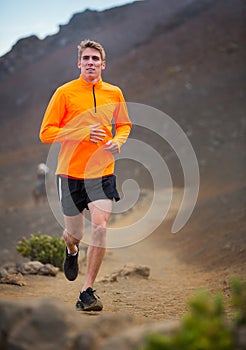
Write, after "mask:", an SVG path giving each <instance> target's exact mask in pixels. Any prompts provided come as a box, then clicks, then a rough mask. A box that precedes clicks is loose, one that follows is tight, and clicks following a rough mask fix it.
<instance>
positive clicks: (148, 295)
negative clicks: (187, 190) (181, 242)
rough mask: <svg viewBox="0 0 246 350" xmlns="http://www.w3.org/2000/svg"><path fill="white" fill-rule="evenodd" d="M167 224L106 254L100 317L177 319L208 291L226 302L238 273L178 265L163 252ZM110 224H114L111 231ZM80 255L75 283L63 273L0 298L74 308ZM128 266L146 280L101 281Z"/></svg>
mask: <svg viewBox="0 0 246 350" xmlns="http://www.w3.org/2000/svg"><path fill="white" fill-rule="evenodd" d="M180 195H181V193H180V192H176V196H175V197H174V201H173V203H172V207H171V210H170V212H169V217H168V220H170V219H173V216H174V215H175V214H176V209H177V206H178V204H179V201H180ZM146 203H148V200H144V201H142V202H140V203H139V204H138V206H136V210H133V211H131V213H130V214H129V215H128V216H125V217H123V218H121V225H127V224H128V223H129V222H132V220H133V218H134V217H136V216H138V215H139V210H141V211H142V210H143V211H144V210H145V209H146V208H145V206H146ZM168 220H167V221H166V223H164V224H162V225H161V226H160V227H159V228H158V229H157V230H156V231H155V232H154V233H152V234H151V235H150V236H149V237H147V238H145V239H144V240H142V241H141V242H139V243H137V244H134V245H132V246H129V247H125V248H118V249H108V250H107V253H106V256H105V259H104V262H103V265H102V267H101V270H100V273H99V275H98V279H97V281H96V283H95V286H94V287H95V289H96V290H97V293H98V295H99V296H100V297H101V299H102V301H103V304H104V310H103V312H105V313H112V312H127V313H129V314H131V315H132V316H133V319H134V321H135V322H136V323H137V324H139V323H143V322H145V321H148V320H149V321H152V320H160V319H162V320H163V319H179V318H180V316H182V315H183V314H184V312H185V311H186V308H187V306H186V301H187V298H189V297H190V296H191V295H193V294H194V293H195V291H196V290H197V289H198V288H206V289H207V290H209V291H211V292H213V293H214V292H218V291H220V292H223V293H224V295H225V296H226V297H227V296H228V289H227V288H225V281H228V278H229V277H230V276H231V274H232V273H234V272H236V271H234V270H233V267H230V268H224V269H223V270H222V269H220V270H218V269H217V270H216V269H214V270H212V271H211V270H210V271H207V270H205V269H204V268H202V267H201V266H194V265H188V264H185V263H183V262H181V260H179V259H178V256H176V255H175V251H172V250H170V249H168V248H167V247H166V246H165V240H167V239H168V238H170V235H171V234H170V233H169V228H168V227H169V226H170V225H169V224H170V222H169V221H168ZM114 224H115V223H114V222H113V223H112V225H114ZM117 225H119V220H118V221H117ZM80 255H81V256H80V274H79V277H78V278H77V280H76V281H74V282H69V281H67V280H66V279H65V277H64V275H63V273H61V272H60V273H58V275H57V276H56V277H44V276H30V275H29V276H26V277H25V279H26V281H27V285H26V286H24V287H18V286H13V285H4V284H2V285H0V296H8V297H13V298H15V299H23V298H34V297H43V296H45V297H46V296H48V297H54V298H58V299H59V300H61V301H63V302H65V303H69V304H71V305H74V304H75V301H76V298H77V296H78V294H79V291H80V288H81V285H82V280H83V275H84V271H85V260H83V254H82V251H81V254H80ZM127 263H134V264H142V265H147V266H148V267H149V268H150V276H149V278H148V279H146V278H143V277H140V276H139V277H138V276H137V277H128V278H119V279H118V281H117V282H107V283H105V282H101V281H100V279H101V278H102V277H104V276H105V275H108V274H111V273H112V272H114V271H117V270H119V269H121V268H122V267H123V266H124V265H125V264H127ZM227 311H228V312H229V310H227Z"/></svg>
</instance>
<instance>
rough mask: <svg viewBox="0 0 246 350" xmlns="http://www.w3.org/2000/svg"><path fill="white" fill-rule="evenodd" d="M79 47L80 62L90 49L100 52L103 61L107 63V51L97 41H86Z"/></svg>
mask: <svg viewBox="0 0 246 350" xmlns="http://www.w3.org/2000/svg"><path fill="white" fill-rule="evenodd" d="M77 47H78V60H79V61H80V60H81V56H82V53H83V51H84V50H85V49H86V48H87V47H90V48H92V49H96V50H98V51H99V52H100V56H101V59H102V61H105V59H106V54H105V50H104V48H103V47H102V45H101V44H99V43H97V42H96V41H93V40H90V39H86V40H83V41H81V43H80V44H79V45H78V46H77Z"/></svg>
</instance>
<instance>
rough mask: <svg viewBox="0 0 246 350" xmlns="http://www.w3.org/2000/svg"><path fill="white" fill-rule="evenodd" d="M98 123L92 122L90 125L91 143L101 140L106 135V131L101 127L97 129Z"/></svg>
mask: <svg viewBox="0 0 246 350" xmlns="http://www.w3.org/2000/svg"><path fill="white" fill-rule="evenodd" d="M99 126H100V124H99V123H98V124H94V125H90V128H91V132H90V141H91V142H93V143H96V144H97V143H98V142H99V141H103V140H104V137H105V136H106V131H105V130H103V129H98V127H99Z"/></svg>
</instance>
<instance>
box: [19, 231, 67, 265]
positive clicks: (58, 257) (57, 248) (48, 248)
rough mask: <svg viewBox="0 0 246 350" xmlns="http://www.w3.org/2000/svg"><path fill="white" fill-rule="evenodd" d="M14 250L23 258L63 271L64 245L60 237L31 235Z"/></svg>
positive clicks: (23, 239) (24, 238)
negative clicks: (50, 265)
mask: <svg viewBox="0 0 246 350" xmlns="http://www.w3.org/2000/svg"><path fill="white" fill-rule="evenodd" d="M16 249H17V251H18V252H19V253H20V254H21V255H22V256H23V257H26V258H30V259H31V260H32V261H34V260H38V261H40V262H41V263H43V264H52V265H54V266H56V267H59V268H60V269H63V260H64V251H65V243H64V240H63V239H62V238H60V237H51V236H49V235H41V234H40V233H36V234H32V235H31V238H30V239H27V238H26V237H23V238H22V240H21V241H19V242H18V244H17V247H16Z"/></svg>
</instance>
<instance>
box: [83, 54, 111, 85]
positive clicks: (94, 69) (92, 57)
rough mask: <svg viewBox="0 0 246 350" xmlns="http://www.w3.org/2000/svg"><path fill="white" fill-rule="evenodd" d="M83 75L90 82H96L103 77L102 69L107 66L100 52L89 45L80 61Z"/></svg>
mask: <svg viewBox="0 0 246 350" xmlns="http://www.w3.org/2000/svg"><path fill="white" fill-rule="evenodd" d="M78 67H79V68H80V70H81V75H82V77H83V78H84V79H85V80H86V81H88V82H96V81H98V80H99V79H100V78H101V74H102V70H103V69H104V68H105V61H102V59H101V55H100V52H99V51H98V50H96V49H93V48H90V47H87V48H86V49H85V50H84V51H83V52H82V55H81V59H80V61H78Z"/></svg>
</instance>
